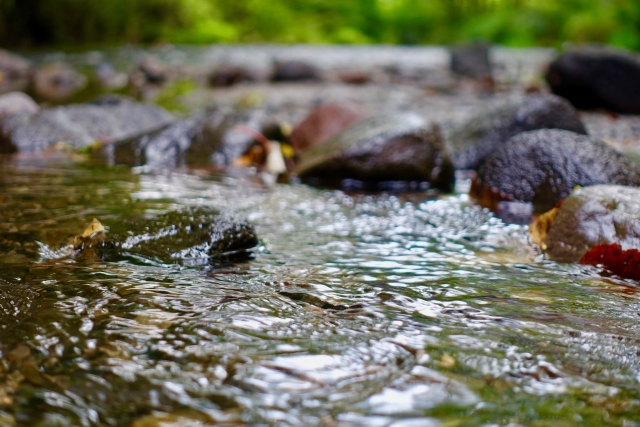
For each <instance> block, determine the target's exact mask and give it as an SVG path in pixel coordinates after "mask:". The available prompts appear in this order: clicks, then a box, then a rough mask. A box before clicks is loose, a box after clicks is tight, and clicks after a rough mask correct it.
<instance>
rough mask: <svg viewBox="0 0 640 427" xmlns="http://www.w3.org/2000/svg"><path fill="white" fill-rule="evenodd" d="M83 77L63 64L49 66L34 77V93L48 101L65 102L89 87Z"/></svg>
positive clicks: (38, 71) (37, 72)
mask: <svg viewBox="0 0 640 427" xmlns="http://www.w3.org/2000/svg"><path fill="white" fill-rule="evenodd" d="M87 83H88V80H87V78H86V77H85V76H84V75H83V74H80V73H79V72H77V71H76V70H74V69H73V68H71V67H69V66H68V65H66V64H63V63H55V64H50V65H47V66H46V67H44V68H41V69H39V70H37V71H36V72H35V74H34V76H33V91H34V92H35V95H36V97H37V98H42V99H44V100H46V101H54V102H59V101H64V100H65V99H68V98H70V97H71V96H72V95H74V94H75V93H77V92H79V91H81V90H82V89H84V88H85V87H86V86H87Z"/></svg>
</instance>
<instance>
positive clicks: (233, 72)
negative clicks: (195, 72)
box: [209, 65, 259, 87]
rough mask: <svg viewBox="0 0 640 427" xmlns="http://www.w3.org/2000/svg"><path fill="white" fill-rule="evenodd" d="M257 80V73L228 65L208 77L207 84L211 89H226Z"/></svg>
mask: <svg viewBox="0 0 640 427" xmlns="http://www.w3.org/2000/svg"><path fill="white" fill-rule="evenodd" d="M258 80H259V76H258V75H257V73H255V72H252V71H251V70H248V69H245V68H242V67H234V66H230V65H225V66H222V67H220V68H218V69H217V70H215V71H214V72H212V73H211V75H209V84H210V85H211V86H213V87H228V86H233V85H236V84H239V83H248V82H255V81H258Z"/></svg>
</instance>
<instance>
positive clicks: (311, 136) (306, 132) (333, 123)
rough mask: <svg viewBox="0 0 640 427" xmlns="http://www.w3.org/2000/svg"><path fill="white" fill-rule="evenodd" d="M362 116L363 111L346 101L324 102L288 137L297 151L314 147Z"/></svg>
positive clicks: (354, 122)
mask: <svg viewBox="0 0 640 427" xmlns="http://www.w3.org/2000/svg"><path fill="white" fill-rule="evenodd" d="M363 118H364V114H363V112H362V111H361V110H360V109H359V108H357V107H356V106H354V105H351V104H346V103H331V104H324V105H321V106H319V107H316V108H315V109H313V110H312V111H311V112H310V113H309V114H308V115H307V117H305V119H304V120H303V121H302V122H301V123H300V124H299V125H298V126H296V128H295V129H294V130H293V132H292V133H291V136H290V137H289V142H290V143H291V146H292V147H293V148H294V149H295V150H296V152H297V153H301V152H302V151H304V150H306V149H308V148H311V147H314V146H316V145H318V144H321V143H322V142H324V141H326V140H327V139H329V138H331V137H332V136H334V135H335V134H337V133H339V132H342V131H343V130H345V129H347V128H349V127H350V126H352V125H354V124H356V123H357V122H359V121H360V120H362V119H363Z"/></svg>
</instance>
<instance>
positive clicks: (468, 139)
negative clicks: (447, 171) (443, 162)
mask: <svg viewBox="0 0 640 427" xmlns="http://www.w3.org/2000/svg"><path fill="white" fill-rule="evenodd" d="M536 129H564V130H570V131H573V132H576V133H580V134H586V133H587V132H586V130H585V127H584V125H583V124H582V122H581V121H580V118H579V117H578V112H577V111H576V110H575V109H574V108H573V107H572V106H571V104H569V103H568V102H567V101H566V100H564V99H562V98H560V97H557V96H554V95H534V96H529V97H527V98H525V99H524V100H522V101H516V102H510V103H508V104H506V105H504V106H500V107H496V108H490V109H488V110H487V111H486V112H483V113H482V114H480V115H478V116H477V117H475V118H473V119H471V120H469V121H468V122H467V123H466V124H465V125H463V126H461V127H459V128H457V129H454V130H453V131H452V132H450V134H449V135H447V138H446V139H447V142H448V143H449V144H450V146H451V148H452V150H453V163H454V165H455V167H456V169H477V168H478V167H479V166H480V165H481V164H482V162H483V161H484V160H485V159H486V158H487V157H489V156H490V155H491V154H492V153H494V152H495V151H496V150H498V149H499V148H500V147H501V146H503V145H504V143H505V142H507V140H509V138H511V137H512V136H514V135H517V134H519V133H521V132H526V131H530V130H536Z"/></svg>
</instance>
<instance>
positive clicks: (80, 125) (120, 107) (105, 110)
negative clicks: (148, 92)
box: [0, 95, 173, 152]
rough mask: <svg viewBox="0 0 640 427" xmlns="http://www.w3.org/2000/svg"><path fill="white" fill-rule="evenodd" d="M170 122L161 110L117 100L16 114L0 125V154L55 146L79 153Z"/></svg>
mask: <svg viewBox="0 0 640 427" xmlns="http://www.w3.org/2000/svg"><path fill="white" fill-rule="evenodd" d="M171 121H173V116H172V115H171V114H169V113H168V112H167V111H165V110H164V109H162V108H160V107H157V106H153V105H148V104H144V103H140V102H136V101H134V100H132V99H129V98H126V97H120V96H113V95H111V96H106V97H102V98H99V99H97V100H96V101H94V102H93V103H88V104H78V105H69V106H64V107H54V108H48V109H45V110H42V111H40V112H38V113H35V114H31V113H23V114H16V115H13V116H10V117H7V118H6V119H4V120H2V121H1V122H0V127H1V133H0V152H12V151H39V150H42V149H45V148H47V147H48V146H50V145H53V144H56V143H58V142H64V143H65V144H67V146H69V147H71V148H73V149H81V148H83V147H86V146H88V145H91V144H93V143H94V142H96V141H109V140H112V139H117V138H124V137H126V136H128V135H134V134H138V133H141V132H149V131H151V130H153V129H156V128H158V127H161V126H166V125H167V124H168V123H170V122H171Z"/></svg>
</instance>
